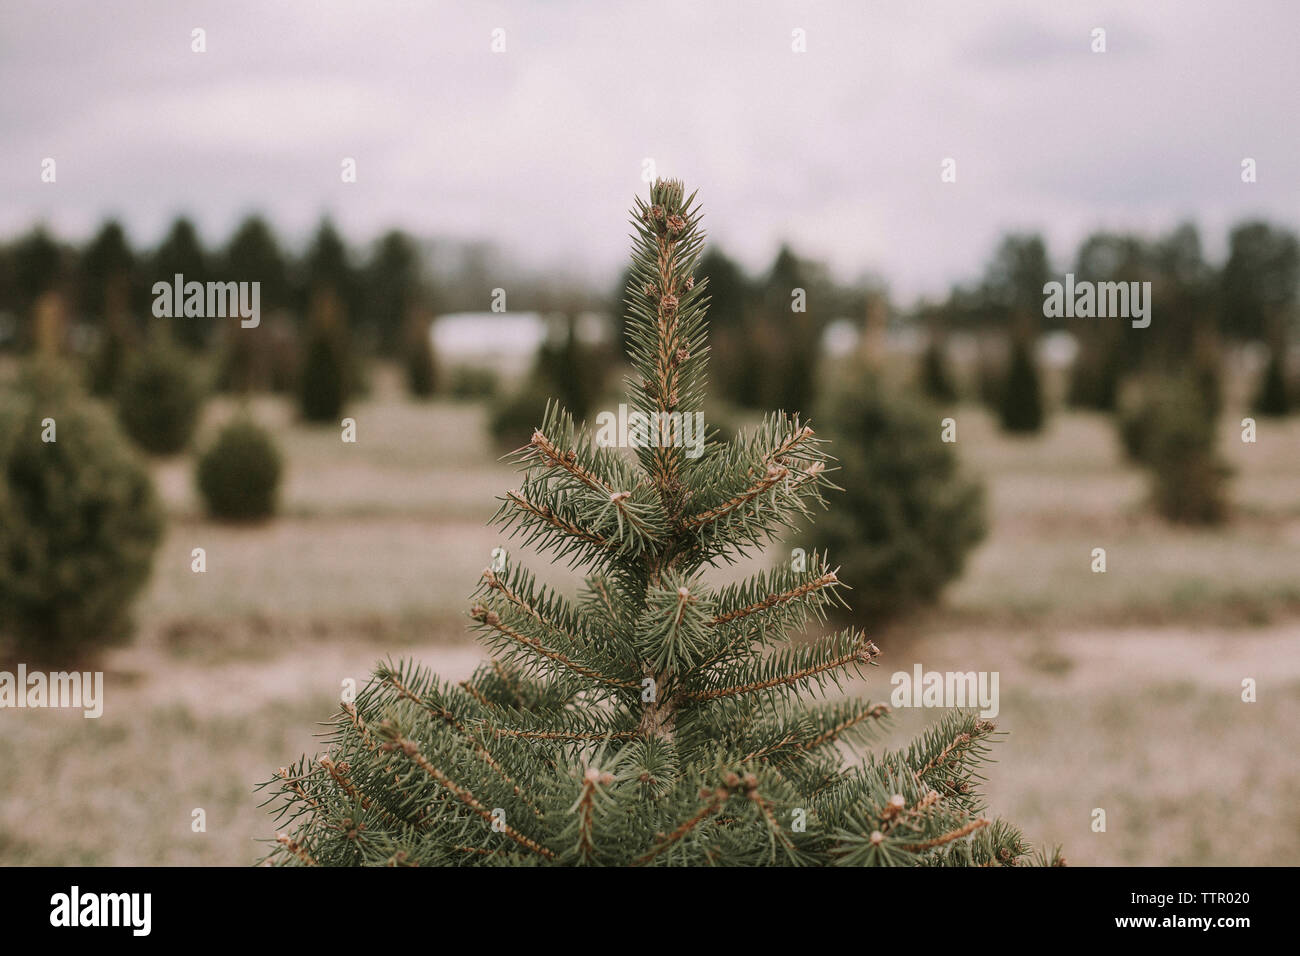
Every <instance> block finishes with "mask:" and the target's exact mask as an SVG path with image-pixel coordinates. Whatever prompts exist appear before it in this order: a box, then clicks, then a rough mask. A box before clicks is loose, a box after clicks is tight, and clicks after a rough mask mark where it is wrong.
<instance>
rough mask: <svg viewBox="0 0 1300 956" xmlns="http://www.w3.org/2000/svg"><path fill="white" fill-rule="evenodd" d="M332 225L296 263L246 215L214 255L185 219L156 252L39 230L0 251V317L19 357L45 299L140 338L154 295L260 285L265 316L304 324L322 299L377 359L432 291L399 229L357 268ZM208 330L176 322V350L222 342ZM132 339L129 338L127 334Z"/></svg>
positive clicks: (106, 235) (111, 232)
mask: <svg viewBox="0 0 1300 956" xmlns="http://www.w3.org/2000/svg"><path fill="white" fill-rule="evenodd" d="M355 258H356V257H355V256H354V254H353V252H352V250H350V249H349V247H348V246H347V244H346V243H345V242H344V240H343V238H342V236H341V235H340V234H339V232H338V231H337V229H336V228H335V227H334V225H333V224H332V223H331V222H330V221H329V220H325V221H323V222H322V223H321V224H320V226H319V228H318V229H317V230H316V232H315V234H314V236H313V237H312V239H311V241H310V242H309V244H308V246H307V248H306V249H305V250H304V252H303V254H302V255H301V256H294V255H292V254H291V253H290V252H289V251H288V250H287V249H286V248H285V247H284V246H283V245H282V243H281V242H280V240H279V239H278V238H277V237H276V235H275V233H274V231H273V230H272V229H271V227H270V225H269V224H268V223H267V222H266V221H265V220H264V219H262V218H261V217H258V216H250V217H249V218H247V219H246V220H244V222H242V223H241V224H240V225H239V226H238V228H237V229H236V230H235V232H234V233H233V234H232V235H231V236H230V238H229V239H228V240H227V241H226V242H225V243H224V244H222V245H221V246H220V247H219V248H215V249H214V248H208V247H207V246H205V245H204V243H203V241H202V239H201V237H200V235H199V233H198V231H197V229H196V228H195V226H194V224H193V223H192V222H191V221H190V220H189V219H186V218H180V219H177V220H176V221H175V223H173V225H172V226H171V228H170V229H169V231H168V232H167V234H166V236H165V237H164V238H163V239H162V241H161V242H160V243H159V244H158V245H157V246H156V247H154V248H151V249H147V250H137V249H135V248H133V247H132V245H131V242H130V240H129V239H128V237H127V234H126V231H125V229H124V228H123V226H122V225H121V224H120V223H119V222H117V221H112V220H111V221H108V222H106V223H104V224H103V225H102V226H101V227H100V229H99V231H98V232H97V233H96V234H95V236H94V237H93V238H92V239H90V241H89V242H87V243H85V244H84V245H81V246H75V245H72V244H69V243H66V242H62V241H60V240H59V239H58V238H56V237H55V236H54V235H52V234H51V233H50V232H49V231H48V230H47V229H46V228H44V227H43V226H37V227H36V228H34V229H32V230H31V231H30V232H28V233H27V234H26V235H24V236H21V237H19V238H18V239H16V240H14V241H12V242H10V243H7V244H3V245H0V312H7V313H9V314H10V315H11V316H12V317H13V322H14V328H12V329H11V330H10V334H11V336H12V337H13V338H14V339H15V340H16V342H17V345H18V347H19V348H20V349H22V348H23V347H25V346H28V345H31V344H34V342H35V340H36V339H37V338H38V336H39V328H38V325H39V322H38V319H37V316H38V313H39V309H38V307H37V306H38V303H39V302H40V301H41V299H42V298H43V297H45V296H47V295H49V294H51V293H53V294H56V295H57V296H59V297H60V299H61V300H62V301H63V307H64V309H65V310H66V311H68V312H70V313H73V314H75V315H76V316H77V317H78V318H79V319H80V320H81V321H82V322H83V323H85V324H86V325H87V326H89V327H90V328H92V329H110V328H112V327H113V325H114V324H115V323H121V322H126V323H128V324H130V325H131V326H133V327H134V328H135V330H137V331H138V327H139V326H142V325H143V324H144V317H146V316H148V315H150V312H151V306H152V302H153V293H152V291H151V290H152V288H153V285H154V283H155V282H157V281H160V280H161V281H166V282H169V283H170V282H171V281H172V279H173V277H174V276H175V275H178V274H179V275H183V276H184V277H185V281H186V282H200V283H207V282H209V281H220V282H228V281H233V282H257V283H259V284H260V301H261V310H262V312H263V314H265V315H275V314H279V313H285V314H289V315H292V316H296V317H303V316H306V315H307V314H308V313H309V312H310V311H311V309H312V307H313V302H314V300H315V299H316V297H318V296H319V295H321V294H328V295H330V296H332V297H333V298H334V299H335V300H336V301H337V303H338V307H339V308H340V310H341V311H342V312H343V313H344V314H346V315H347V316H349V317H350V319H351V321H352V323H353V332H354V334H356V335H357V336H358V338H359V339H363V340H364V344H365V346H366V347H367V348H368V349H369V350H371V351H378V352H379V353H380V354H385V355H397V354H399V353H400V351H401V350H402V348H403V347H404V345H405V344H406V339H405V336H406V334H407V331H408V330H407V325H408V323H409V320H410V316H411V314H412V312H413V310H415V309H416V308H417V306H419V305H421V304H427V303H428V302H429V300H430V299H431V297H432V291H431V290H430V289H429V288H428V286H427V283H425V282H424V281H423V279H422V275H421V271H420V260H421V256H420V250H419V248H418V246H417V245H416V243H415V241H414V240H413V239H412V238H411V237H410V236H408V235H406V234H405V233H403V232H401V231H397V230H394V231H390V232H388V233H386V234H384V235H383V236H381V237H380V238H379V239H378V240H376V242H375V243H374V244H373V246H372V247H371V249H370V250H369V252H368V254H367V255H366V256H365V257H364V261H362V262H361V263H360V264H357V263H356V261H355ZM216 329H217V326H216V325H215V324H214V323H212V322H184V323H177V325H176V329H175V335H176V340H177V342H178V343H179V344H180V345H182V346H185V347H187V348H190V349H193V350H200V349H203V348H205V347H207V346H209V345H213V344H219V338H218V335H217V332H216ZM127 331H130V330H127Z"/></svg>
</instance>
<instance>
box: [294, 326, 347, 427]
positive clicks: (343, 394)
mask: <svg viewBox="0 0 1300 956" xmlns="http://www.w3.org/2000/svg"><path fill="white" fill-rule="evenodd" d="M348 385H349V361H348V358H347V356H346V355H345V354H344V345H343V343H342V341H341V338H340V337H339V336H338V335H335V334H333V333H332V332H331V330H329V329H324V328H319V327H313V328H311V329H310V330H309V331H308V332H307V335H306V339H305V342H304V347H303V359H302V367H301V371H300V374H299V378H298V407H299V409H300V411H301V413H302V417H303V419H304V420H305V421H308V422H315V423H333V424H337V423H338V421H339V416H340V415H342V414H343V408H344V406H345V405H346V404H347V399H348V391H349V389H348Z"/></svg>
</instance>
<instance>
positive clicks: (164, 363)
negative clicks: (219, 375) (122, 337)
mask: <svg viewBox="0 0 1300 956" xmlns="http://www.w3.org/2000/svg"><path fill="white" fill-rule="evenodd" d="M203 397H204V395H203V388H202V386H201V385H200V384H199V382H198V379H197V369H196V368H195V366H194V365H192V364H191V363H190V362H188V361H187V360H186V359H185V357H184V356H183V355H181V354H180V353H179V352H177V351H176V350H174V349H172V348H170V347H169V346H167V345H163V344H154V345H151V346H149V347H148V348H146V349H145V350H144V351H143V352H141V353H140V354H138V355H137V356H135V357H134V358H132V359H131V360H130V361H129V362H128V363H127V368H126V371H125V372H124V373H123V376H122V383H121V385H120V386H119V388H118V390H117V417H118V420H119V421H120V422H121V423H122V427H123V428H124V429H125V430H126V433H127V434H128V435H129V436H130V437H131V440H132V441H134V442H135V443H136V444H137V445H139V446H140V447H141V448H142V449H144V450H145V451H147V452H150V453H151V454H155V455H174V454H176V453H177V452H179V451H182V450H183V449H184V448H185V447H186V446H188V445H189V443H190V439H191V438H193V436H194V429H195V428H196V427H197V425H198V422H199V412H200V411H201V410H202V408H203Z"/></svg>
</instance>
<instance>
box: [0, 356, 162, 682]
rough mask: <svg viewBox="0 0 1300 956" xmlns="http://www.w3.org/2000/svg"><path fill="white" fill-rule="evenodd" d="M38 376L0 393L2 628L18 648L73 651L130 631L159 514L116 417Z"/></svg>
mask: <svg viewBox="0 0 1300 956" xmlns="http://www.w3.org/2000/svg"><path fill="white" fill-rule="evenodd" d="M42 378H43V381H41V380H39V379H38V380H34V379H30V378H29V379H27V381H26V382H25V387H24V388H22V389H21V390H19V391H16V392H13V393H9V394H3V395H0V635H2V636H3V637H4V638H5V639H7V640H8V641H9V642H11V644H12V645H13V653H14V654H15V655H16V656H18V657H21V658H23V659H27V660H39V661H50V662H69V661H77V660H79V659H81V658H84V657H86V656H89V655H93V653H94V652H95V651H97V650H98V649H99V648H101V647H104V646H106V645H109V644H113V643H118V642H121V641H122V640H124V639H125V638H126V637H128V636H129V634H130V626H129V625H130V622H129V618H128V616H127V611H128V608H129V606H130V604H131V602H132V600H133V599H134V598H135V596H136V594H138V593H139V591H140V589H141V588H142V587H143V586H144V584H145V582H146V580H147V579H148V576H149V571H150V568H151V566H152V562H153V555H154V551H155V550H156V548H157V546H158V542H159V540H160V538H161V536H162V524H163V519H162V511H161V508H160V507H159V504H158V502H157V499H156V497H155V494H154V489H153V484H152V482H151V481H150V478H149V474H148V472H147V471H146V470H145V469H144V467H143V466H142V464H141V463H140V462H139V461H138V460H137V459H136V458H135V456H134V455H133V453H132V451H131V448H130V446H129V444H128V443H127V441H126V440H125V438H124V437H123V436H122V434H121V432H120V431H119V430H118V428H117V426H116V425H115V424H114V422H113V421H112V419H111V418H109V417H108V416H106V415H105V414H104V413H103V412H102V411H100V410H98V409H96V408H94V407H92V406H90V405H88V404H87V403H86V401H85V399H84V397H82V396H79V395H78V394H76V392H75V391H73V390H72V389H71V388H70V386H69V385H68V384H67V380H66V379H63V380H62V381H60V382H58V383H55V382H53V381H52V380H51V379H50V378H48V377H42ZM47 419H53V428H54V429H55V430H54V433H53V436H52V437H53V438H54V439H55V440H54V441H50V442H46V441H43V440H42V438H43V434H44V433H45V432H46V428H47V425H48V422H47Z"/></svg>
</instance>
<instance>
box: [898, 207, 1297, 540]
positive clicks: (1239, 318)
mask: <svg viewBox="0 0 1300 956" xmlns="http://www.w3.org/2000/svg"><path fill="white" fill-rule="evenodd" d="M1228 247H1229V252H1228V256H1227V259H1226V260H1225V262H1224V264H1223V265H1222V267H1220V268H1215V267H1214V266H1212V265H1211V264H1209V263H1207V262H1206V261H1205V259H1204V258H1203V256H1202V254H1201V249H1200V242H1199V237H1198V235H1197V233H1196V231H1195V229H1194V228H1192V227H1190V226H1182V227H1179V228H1178V229H1176V230H1174V231H1173V232H1172V233H1170V234H1169V235H1167V236H1164V237H1162V238H1160V239H1158V240H1156V241H1154V242H1146V241H1144V240H1142V239H1140V238H1138V237H1134V236H1125V235H1115V234H1100V235H1095V236H1092V237H1090V238H1089V239H1088V240H1087V241H1085V242H1084V243H1083V245H1082V246H1081V247H1080V249H1079V251H1078V254H1077V256H1076V258H1075V261H1074V264H1073V266H1072V267H1071V269H1072V270H1073V273H1072V274H1073V275H1074V277H1075V281H1081V282H1083V281H1086V282H1092V283H1096V284H1100V283H1124V284H1139V283H1140V284H1147V283H1149V285H1147V286H1145V288H1146V289H1147V290H1149V292H1148V294H1147V308H1148V309H1149V316H1148V317H1147V318H1144V319H1143V320H1142V321H1130V317H1129V316H1120V317H1115V316H1111V317H1102V318H1096V317H1091V318H1078V319H1062V318H1059V317H1054V316H1051V315H1043V313H1044V312H1045V311H1047V310H1045V309H1044V308H1043V303H1044V301H1045V298H1046V296H1045V293H1046V291H1047V290H1046V288H1045V286H1046V285H1047V284H1048V283H1050V282H1052V281H1059V279H1060V276H1059V275H1054V274H1053V273H1052V272H1051V270H1050V266H1049V262H1048V257H1047V252H1046V247H1045V245H1044V243H1043V242H1042V240H1041V239H1039V238H1037V237H1032V236H1013V237H1009V238H1008V239H1006V240H1005V241H1004V242H1003V243H1002V245H1001V246H1000V248H999V249H998V252H997V254H996V256H995V257H994V260H993V262H992V263H991V264H990V266H989V267H988V269H987V270H986V273H985V276H984V278H983V280H982V281H981V283H979V284H978V285H977V286H975V287H973V288H968V289H956V290H954V292H953V293H952V295H951V296H950V297H949V299H948V301H947V302H945V303H944V304H942V305H939V306H931V307H928V308H926V309H923V310H922V315H921V316H920V318H922V319H923V320H924V321H926V322H928V324H929V325H930V327H931V332H932V335H931V339H930V342H929V345H928V346H927V348H926V350H925V352H924V354H923V356H922V359H921V366H920V375H919V380H920V383H921V385H922V387H923V389H924V390H925V391H926V392H927V393H928V394H929V395H931V396H932V397H933V398H935V399H938V400H940V401H942V402H951V401H954V400H956V399H957V397H958V395H959V391H960V390H959V389H958V387H957V386H956V384H955V380H954V376H953V375H952V372H951V369H950V368H949V363H948V358H947V355H946V352H945V348H944V345H945V340H946V337H947V334H948V333H949V332H950V331H952V330H953V329H955V328H959V327H964V328H965V329H972V328H973V329H976V330H979V329H986V330H988V329H991V330H993V331H994V332H995V333H996V334H998V335H1000V336H1002V337H1003V338H1004V340H1005V341H1006V342H1007V343H1008V345H1009V347H1008V349H1007V352H1006V354H1007V357H1006V358H1005V360H1002V361H998V360H997V359H996V358H991V357H990V356H989V354H988V352H987V350H983V349H982V350H981V355H980V360H979V362H978V370H977V373H976V380H977V390H978V393H979V397H980V398H981V399H982V400H983V401H985V402H986V403H987V404H989V405H990V406H991V407H992V408H993V409H994V410H995V411H996V412H997V414H998V416H999V418H1000V421H1001V423H1002V425H1003V427H1004V428H1005V429H1006V430H1007V431H1008V432H1012V433H1027V434H1032V433H1034V432H1037V431H1039V430H1040V429H1041V428H1042V427H1043V423H1044V420H1045V416H1046V407H1047V403H1046V401H1045V399H1044V395H1043V387H1042V382H1041V376H1040V372H1039V369H1038V367H1037V364H1036V361H1035V348H1034V346H1035V342H1036V338H1037V333H1038V332H1039V331H1040V330H1041V329H1044V328H1048V329H1056V330H1065V331H1069V332H1071V333H1073V335H1074V337H1075V340H1076V342H1077V343H1078V352H1077V356H1076V358H1075V361H1074V364H1073V366H1072V367H1071V369H1070V371H1069V380H1068V384H1067V388H1066V402H1067V403H1068V404H1069V405H1071V406H1072V407H1075V408H1079V409H1084V410H1093V411H1100V412H1105V413H1111V414H1113V415H1114V416H1115V420H1116V426H1117V431H1118V434H1119V436H1120V439H1121V441H1122V444H1123V448H1124V451H1125V455H1126V457H1127V459H1128V460H1129V461H1131V462H1133V463H1135V464H1138V465H1140V466H1142V467H1144V468H1146V469H1147V470H1148V472H1149V474H1150V479H1151V489H1152V498H1153V501H1154V503H1155V505H1156V507H1157V508H1158V510H1159V511H1160V513H1161V514H1163V515H1164V516H1165V517H1167V518H1169V519H1171V520H1174V521H1179V522H1189V523H1212V522H1216V521H1219V520H1222V519H1223V518H1224V517H1225V516H1226V515H1227V514H1228V511H1229V508H1228V503H1227V493H1226V483H1227V479H1228V478H1229V476H1230V469H1229V468H1228V467H1227V466H1226V465H1225V464H1224V462H1223V461H1222V459H1221V458H1220V456H1219V454H1218V451H1217V449H1216V435H1217V423H1218V421H1219V418H1220V415H1221V413H1222V411H1223V410H1224V408H1225V404H1226V402H1227V398H1226V397H1225V394H1224V393H1225V382H1224V379H1225V368H1224V367H1225V364H1226V359H1225V355H1226V354H1228V353H1230V352H1232V351H1240V348H1241V347H1242V346H1243V345H1245V344H1247V343H1262V344H1263V345H1264V347H1265V348H1266V350H1267V358H1266V361H1265V362H1264V364H1263V366H1262V368H1261V369H1260V371H1259V373H1258V377H1257V379H1256V380H1255V381H1254V382H1252V383H1251V384H1250V386H1249V394H1248V395H1247V396H1246V401H1245V404H1244V405H1243V406H1242V407H1243V409H1245V410H1248V412H1249V413H1250V414H1254V415H1259V416H1267V417H1280V416H1284V415H1287V414H1289V413H1290V412H1291V411H1293V410H1294V405H1293V402H1294V400H1295V396H1296V395H1298V394H1300V387H1298V386H1300V382H1297V381H1296V379H1295V377H1294V374H1293V370H1292V369H1291V367H1290V363H1289V347H1288V346H1289V338H1290V334H1291V332H1292V331H1293V329H1294V324H1295V311H1296V302H1297V294H1298V292H1300V243H1298V242H1297V239H1296V237H1295V236H1294V235H1293V234H1291V233H1290V232H1288V231H1286V230H1284V229H1280V228H1277V227H1274V226H1271V225H1269V224H1267V223H1262V222H1252V223H1246V224H1243V225H1240V226H1238V227H1237V228H1235V229H1234V230H1233V231H1232V232H1231V234H1230V236H1229V242H1228ZM1129 287H1130V288H1133V287H1134V286H1132V285H1130V286H1129ZM1035 313H1036V314H1035ZM986 338H987V336H986Z"/></svg>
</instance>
